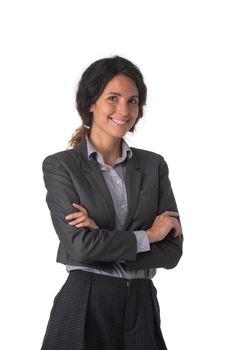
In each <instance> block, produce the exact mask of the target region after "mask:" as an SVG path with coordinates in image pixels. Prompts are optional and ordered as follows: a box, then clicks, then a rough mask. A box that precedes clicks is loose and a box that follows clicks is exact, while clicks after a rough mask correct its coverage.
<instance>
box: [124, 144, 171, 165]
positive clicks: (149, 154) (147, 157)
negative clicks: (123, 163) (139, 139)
mask: <svg viewBox="0 0 233 350" xmlns="http://www.w3.org/2000/svg"><path fill="white" fill-rule="evenodd" d="M130 148H131V150H132V152H133V155H134V156H135V158H136V159H137V161H138V162H139V163H141V164H146V163H152V164H153V165H154V164H156V165H157V166H158V167H159V166H161V165H163V164H164V163H166V161H165V159H164V157H163V156H162V155H161V154H160V153H156V152H153V151H148V150H145V149H141V148H136V147H130Z"/></svg>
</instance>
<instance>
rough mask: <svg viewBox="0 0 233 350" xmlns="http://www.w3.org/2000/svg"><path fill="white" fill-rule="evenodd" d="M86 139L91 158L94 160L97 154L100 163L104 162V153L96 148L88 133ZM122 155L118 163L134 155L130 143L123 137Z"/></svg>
mask: <svg viewBox="0 0 233 350" xmlns="http://www.w3.org/2000/svg"><path fill="white" fill-rule="evenodd" d="M85 139H86V142H87V156H88V159H89V160H92V159H93V157H94V156H95V155H96V157H97V161H98V162H99V163H102V164H104V160H103V157H102V155H101V154H100V153H99V152H98V151H97V150H96V148H95V147H94V146H93V144H92V143H91V141H90V140H89V137H88V136H87V134H86V135H85ZM121 140H122V142H121V146H122V147H121V157H120V158H118V159H117V161H116V164H118V163H121V162H123V161H124V160H125V159H126V158H127V159H129V158H131V157H132V154H133V152H132V150H131V148H130V147H129V145H128V144H127V142H126V141H125V140H124V139H123V138H122V139H121Z"/></svg>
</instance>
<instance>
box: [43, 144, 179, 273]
mask: <svg viewBox="0 0 233 350" xmlns="http://www.w3.org/2000/svg"><path fill="white" fill-rule="evenodd" d="M131 149H132V152H133V156H132V157H131V158H129V159H126V190H127V198H128V214H127V217H126V221H125V224H124V227H123V229H122V230H120V231H119V230H115V209H114V204H113V201H112V198H111V194H110V192H109V189H108V187H107V185H106V183H105V180H104V177H103V175H102V173H101V171H100V169H99V165H98V163H97V161H96V159H95V157H94V158H93V159H92V160H89V159H88V156H87V145H86V140H85V138H84V139H82V141H81V143H80V145H79V147H78V148H75V149H69V150H65V151H61V152H57V153H55V154H52V155H49V156H47V157H46V158H45V159H44V160H43V164H42V169H43V176H44V183H45V187H46V189H47V194H46V202H47V205H48V207H49V210H50V215H51V219H52V223H53V226H54V228H55V231H56V233H57V235H58V238H59V240H60V242H59V247H58V251H57V259H56V261H57V262H59V263H62V264H69V265H77V263H84V264H85V263H88V264H92V265H93V267H95V266H97V265H98V266H99V267H100V266H101V265H102V266H103V267H107V265H109V264H112V263H113V262H116V261H125V268H126V270H134V269H150V268H159V267H164V268H166V269H171V268H173V267H175V266H176V265H177V263H178V261H179V260H180V258H181V255H182V246H183V236H182V237H180V238H174V237H173V233H174V229H172V230H171V231H170V232H169V234H168V235H167V236H166V237H165V239H164V240H162V241H160V242H158V243H152V244H150V251H148V252H141V253H136V251H137V242H136V237H135V235H134V233H133V231H134V230H146V229H148V228H150V226H151V225H152V223H153V221H154V219H155V216H156V215H159V214H161V213H162V212H164V211H165V210H172V211H178V210H177V205H176V201H175V198H174V195H173V191H172V188H171V184H170V180H169V177H168V174H169V170H168V166H167V163H166V161H165V160H164V158H163V156H161V155H160V154H157V153H154V152H150V151H146V150H142V149H138V148H135V147H131ZM73 202H75V203H79V204H80V205H82V206H83V207H85V208H86V209H87V211H88V215H89V216H90V217H91V218H92V219H93V220H94V221H95V222H96V224H97V225H98V226H99V229H92V228H88V227H87V228H86V227H85V228H77V227H74V226H71V225H69V224H68V222H69V221H68V220H66V219H65V216H66V215H68V214H70V213H72V212H76V211H77V209H76V208H74V207H73V206H72V203H73ZM178 219H179V218H178ZM179 220H180V219H179ZM96 264H97V265H96Z"/></svg>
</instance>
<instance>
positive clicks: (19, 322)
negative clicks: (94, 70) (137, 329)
mask: <svg viewBox="0 0 233 350" xmlns="http://www.w3.org/2000/svg"><path fill="white" fill-rule="evenodd" d="M231 5H232V2H231V1H224V0H221V1H214V0H212V1H207V0H195V1H180V0H179V1H174V0H173V1H168V0H167V1H149V0H148V1H143V2H142V1H136V0H134V1H126V0H124V1H122V0H118V1H116V2H112V1H107V0H106V1H103V0H102V1H98V2H95V1H77V0H76V1H60V0H56V1H52V0H46V1H42V0H40V1H33V0H30V1H25V0H21V1H11V0H7V1H1V5H0V33H1V56H0V57H1V64H0V70H1V72H0V73H1V78H0V84H1V87H0V89H1V90H0V96H1V104H0V108H1V112H0V113H1V138H0V139H1V177H2V178H1V214H2V215H1V254H0V257H1V299H0V300H1V313H0V315H1V316H0V317H1V318H2V326H1V333H2V335H1V342H2V344H1V348H2V349H4V350H8V349H15V348H17V349H24V350H32V349H40V347H41V343H42V339H43V336H44V332H45V328H46V325H47V321H48V318H49V312H50V309H51V307H52V302H53V299H54V296H55V295H56V294H57V292H58V290H59V289H60V288H61V286H62V285H63V283H64V282H65V280H66V278H67V272H66V270H65V266H64V265H62V264H58V263H56V262H55V259H56V252H57V246H58V239H57V236H56V233H55V231H54V229H53V226H52V223H51V219H50V216H49V210H48V208H47V205H46V202H45V194H46V191H45V187H44V183H43V178H42V168H41V164H42V160H43V159H44V158H45V156H47V155H48V154H52V153H55V152H58V151H60V150H64V149H66V148H67V144H68V140H69V139H70V138H71V135H72V133H73V132H74V130H75V128H77V127H78V126H79V125H80V118H79V116H78V114H77V112H76V110H75V103H74V95H75V89H76V85H77V82H78V80H79V78H80V75H81V73H82V72H83V70H84V69H85V68H86V67H87V66H88V65H89V64H90V63H92V62H93V61H94V60H96V59H99V58H102V57H106V56H111V55H113V54H119V55H122V56H124V57H125V58H128V59H130V60H132V61H133V62H134V63H136V64H137V65H138V66H139V67H140V69H141V71H142V73H143V75H144V78H145V82H146V84H147V87H148V102H147V106H146V109H145V116H144V118H143V120H141V121H140V123H138V125H137V127H136V129H137V131H136V132H135V134H134V135H133V136H130V135H128V136H127V137H126V140H127V141H128V143H129V144H130V145H131V146H136V147H139V148H144V149H148V150H151V151H154V152H157V153H160V154H162V155H163V156H164V158H165V159H166V161H167V163H168V166H169V170H170V173H169V176H170V180H171V183H172V187H173V191H174V194H175V197H176V200H177V204H178V208H179V212H180V216H181V220H182V226H183V232H184V236H185V241H184V254H183V257H182V259H181V261H180V263H179V264H178V266H177V267H176V268H175V269H172V270H165V269H160V270H158V273H157V275H156V276H155V277H154V279H153V282H154V284H155V286H156V288H157V289H158V299H159V302H160V307H161V318H162V323H161V327H162V331H163V334H164V338H165V340H166V343H167V346H168V349H169V350H187V349H189V350H196V349H203V350H206V349H232V348H233V340H232V334H231V333H232V314H233V307H232V295H233V288H232V283H231V282H232V267H233V264H232V235H233V232H232V198H233V197H232V196H233V191H232V176H233V174H232V151H230V150H231V149H232V146H233V145H232V144H231V137H232V127H231V126H230V125H231V119H232V116H233V115H232V114H233V113H232V112H233V107H232V93H233V68H232V67H233V64H232V62H233V52H232V42H233V41H232V39H233V38H232V33H233V24H232V23H233V21H232V18H233V13H232V8H231Z"/></svg>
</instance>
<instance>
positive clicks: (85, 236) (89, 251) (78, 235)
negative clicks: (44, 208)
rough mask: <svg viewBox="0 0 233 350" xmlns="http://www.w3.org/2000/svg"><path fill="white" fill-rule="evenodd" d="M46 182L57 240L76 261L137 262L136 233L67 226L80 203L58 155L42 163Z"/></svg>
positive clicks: (47, 196)
mask: <svg viewBox="0 0 233 350" xmlns="http://www.w3.org/2000/svg"><path fill="white" fill-rule="evenodd" d="M42 169H43V179H44V184H45V187H46V189H47V194H46V202H47V205H48V207H49V210H50V215H51V219H52V223H53V226H54V229H55V231H56V233H57V235H58V238H59V240H60V242H61V244H62V246H63V247H64V249H65V250H66V251H67V253H68V254H69V255H70V256H71V257H72V259H74V261H77V262H81V263H90V262H95V261H124V260H135V259H136V255H137V241H136V237H135V234H134V233H133V231H118V230H108V229H92V228H88V227H87V228H84V227H83V228H77V227H74V226H71V225H69V224H68V221H67V220H66V219H65V217H66V216H67V215H68V214H70V213H73V212H76V211H77V209H76V208H74V207H73V206H72V203H73V202H75V203H80V200H79V195H78V193H77V192H76V190H75V188H74V185H73V182H72V179H71V177H70V175H69V173H68V172H67V171H66V169H65V168H64V166H63V165H62V164H61V162H60V161H59V159H57V157H56V156H54V155H50V156H47V157H46V158H45V159H44V160H43V163H42Z"/></svg>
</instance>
